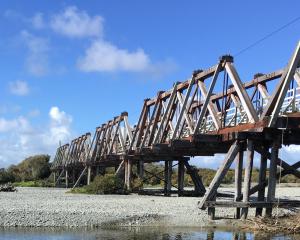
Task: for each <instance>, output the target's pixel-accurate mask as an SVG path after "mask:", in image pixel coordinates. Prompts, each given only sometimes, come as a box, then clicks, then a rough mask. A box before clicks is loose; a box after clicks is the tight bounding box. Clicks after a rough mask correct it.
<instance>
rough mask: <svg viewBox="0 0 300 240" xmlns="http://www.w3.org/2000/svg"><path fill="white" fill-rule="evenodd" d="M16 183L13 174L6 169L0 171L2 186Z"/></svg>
mask: <svg viewBox="0 0 300 240" xmlns="http://www.w3.org/2000/svg"><path fill="white" fill-rule="evenodd" d="M14 181H15V177H14V175H13V174H12V173H11V172H9V171H7V170H5V169H1V170H0V184H3V183H8V182H14Z"/></svg>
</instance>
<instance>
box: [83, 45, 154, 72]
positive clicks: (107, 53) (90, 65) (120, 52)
mask: <svg viewBox="0 0 300 240" xmlns="http://www.w3.org/2000/svg"><path fill="white" fill-rule="evenodd" d="M149 66H150V60H149V57H148V55H146V54H145V53H144V51H143V50H142V49H137V50H136V51H134V52H129V51H128V50H126V49H120V48H117V47H116V46H114V45H112V44H111V43H109V42H105V41H102V40H96V41H94V42H93V43H92V45H91V46H90V47H89V48H88V49H87V50H86V52H85V56H84V57H82V58H80V59H79V61H78V67H79V69H81V70H82V71H85V72H92V71H97V72H112V71H119V70H121V71H134V72H137V71H144V70H146V69H148V68H149Z"/></svg>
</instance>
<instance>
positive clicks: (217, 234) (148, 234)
mask: <svg viewBox="0 0 300 240" xmlns="http://www.w3.org/2000/svg"><path fill="white" fill-rule="evenodd" d="M4 239H5V240H13V239H14V240H29V239H30V240H40V239H46V240H50V239H51V240H54V239H55V240H56V239H57V240H60V239H67V240H80V239H87V240H93V239H104V240H108V239H120V240H125V239H135V240H139V239H143V240H144V239H145V240H147V239H162V240H171V239H172V240H175V239H176V240H181V239H197V240H198V239H207V240H215V239H216V240H217V239H218V240H219V239H220V240H222V239H224V240H229V239H230V240H246V239H247V240H253V239H256V240H257V239H262V240H264V239H273V240H282V239H300V235H298V236H295V235H294V236H293V235H290V236H284V235H268V236H266V235H262V234H254V233H247V232H233V231H229V230H216V229H195V228H149V227H142V228H121V229H105V230H104V229H97V230H84V229H83V230H58V229H14V228H10V229H7V228H6V229H0V240H4Z"/></svg>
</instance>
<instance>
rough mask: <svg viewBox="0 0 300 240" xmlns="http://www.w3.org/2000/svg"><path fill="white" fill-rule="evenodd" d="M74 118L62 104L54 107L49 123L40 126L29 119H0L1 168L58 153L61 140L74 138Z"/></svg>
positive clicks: (50, 112) (63, 141)
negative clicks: (72, 136) (25, 159)
mask: <svg viewBox="0 0 300 240" xmlns="http://www.w3.org/2000/svg"><path fill="white" fill-rule="evenodd" d="M71 123H72V117H71V116H70V115H69V114H67V113H65V112H64V111H61V110H60V109H59V108H58V107H51V109H50V111H49V122H48V123H47V124H46V125H44V126H36V125H33V124H31V123H30V121H29V119H27V118H25V117H23V116H19V117H17V118H14V119H5V118H0V132H1V135H0V168H1V167H7V166H8V165H10V164H15V163H18V162H20V161H21V160H23V159H24V158H26V157H28V156H30V155H34V154H41V153H46V154H54V153H55V150H56V148H57V146H58V144H59V141H61V142H62V143H65V142H67V141H69V140H70V138H71V135H72V131H71Z"/></svg>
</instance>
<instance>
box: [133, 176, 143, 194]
mask: <svg viewBox="0 0 300 240" xmlns="http://www.w3.org/2000/svg"><path fill="white" fill-rule="evenodd" d="M142 188H143V181H142V180H141V179H140V178H135V179H134V180H133V182H132V190H133V191H137V190H141V189H142Z"/></svg>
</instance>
